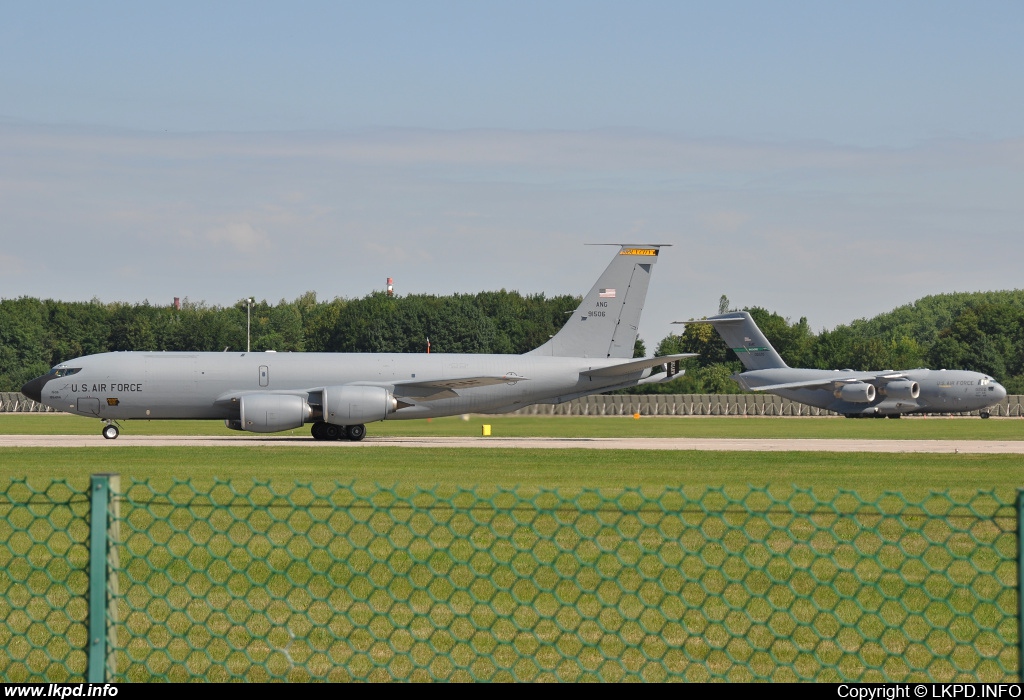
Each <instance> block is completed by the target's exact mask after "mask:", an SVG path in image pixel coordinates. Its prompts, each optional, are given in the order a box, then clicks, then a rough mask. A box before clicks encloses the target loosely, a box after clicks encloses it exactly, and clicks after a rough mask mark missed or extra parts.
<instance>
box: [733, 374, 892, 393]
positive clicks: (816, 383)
mask: <svg viewBox="0 0 1024 700" xmlns="http://www.w3.org/2000/svg"><path fill="white" fill-rule="evenodd" d="M905 376H906V375H904V374H901V373H899V372H882V373H879V372H843V373H842V375H838V376H835V377H821V378H819V379H807V380H803V381H799V382H784V383H782V384H765V385H764V386H752V387H750V390H751V391H777V390H779V389H817V388H826V387H828V388H830V389H834V388H836V387H839V386H842V385H843V384H854V383H857V382H863V383H865V384H874V385H875V386H880V385H883V386H884V385H885V384H888V383H889V382H891V381H895V380H897V379H903V378H904V377H905Z"/></svg>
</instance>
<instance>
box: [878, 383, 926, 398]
mask: <svg viewBox="0 0 1024 700" xmlns="http://www.w3.org/2000/svg"><path fill="white" fill-rule="evenodd" d="M882 393H883V394H885V395H886V396H888V397H889V398H891V399H903V400H910V399H916V398H917V397H918V396H920V395H921V385H920V384H918V383H917V382H912V381H909V380H906V379H901V380H900V381H898V382H889V383H888V384H886V385H885V388H884V389H883V390H882Z"/></svg>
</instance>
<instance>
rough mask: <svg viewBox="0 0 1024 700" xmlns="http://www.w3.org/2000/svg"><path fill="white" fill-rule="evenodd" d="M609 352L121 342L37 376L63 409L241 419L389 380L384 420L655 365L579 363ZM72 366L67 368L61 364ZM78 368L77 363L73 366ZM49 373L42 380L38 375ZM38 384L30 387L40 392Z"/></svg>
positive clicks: (489, 405) (504, 401)
mask: <svg viewBox="0 0 1024 700" xmlns="http://www.w3.org/2000/svg"><path fill="white" fill-rule="evenodd" d="M621 363H622V360H616V359H605V358H594V359H586V358H565V357H545V356H536V355H473V354H466V355H463V354H442V353H434V354H422V355H412V354H398V353H395V354H358V353H350V354H349V353H274V352H249V353H237V352H235V353H227V352H223V353H211V352H115V353H103V354H98V355H90V356H87V357H80V358H77V359H74V360H69V361H67V362H64V363H61V364H60V365H57V367H56V370H57V372H56V374H55V375H47V376H44V377H40V379H39V380H34V381H41V384H40V385H39V386H37V387H35V389H34V391H38V393H39V400H40V401H41V402H42V403H43V404H46V405H47V406H50V407H52V408H54V409H56V410H59V411H66V412H68V413H75V414H78V415H83V416H90V417H98V418H101V419H103V420H114V421H116V420H128V419H149V420H162V419H210V418H220V419H235V418H238V407H237V400H234V401H233V400H232V399H237V398H239V397H240V396H244V395H245V394H292V395H301V396H303V397H305V398H306V399H307V400H309V401H310V403H312V404H313V406H314V409H315V408H316V406H317V403H316V401H317V399H316V394H317V392H319V391H321V390H322V389H324V388H325V387H331V386H359V385H364V386H374V387H384V388H386V389H388V390H390V391H391V392H393V393H394V395H395V398H397V399H398V401H399V402H400V404H399V407H398V409H397V410H395V411H394V412H393V413H390V414H389V415H387V416H386V418H387V419H388V420H403V419H411V418H428V417H439V416H450V415H457V414H461V413H470V412H472V413H488V412H504V411H512V410H516V409H517V408H520V407H522V406H526V405H529V404H531V403H538V402H543V401H548V402H553V403H558V402H560V400H561V399H562V397H570V398H571V397H572V396H574V395H576V394H580V393H593V392H595V391H600V390H601V388H602V387H609V388H615V387H616V386H618V385H620V384H623V383H628V384H635V382H636V380H638V379H640V378H642V377H643V376H646V375H647V374H649V373H650V370H649V369H646V370H641V371H637V372H634V373H631V374H629V375H619V376H616V377H610V378H601V377H587V376H582V375H581V374H580V373H581V372H583V371H588V370H592V369H599V368H602V367H610V366H615V365H617V364H621ZM64 372H68V373H67V374H63V373H64ZM71 372H73V373H71ZM472 376H490V377H498V378H501V379H503V381H500V382H496V383H492V384H489V385H484V386H467V387H466V388H459V389H458V394H455V392H452V391H448V392H447V393H445V391H444V390H443V389H439V390H438V391H437V392H436V393H435V394H433V396H431V395H430V394H429V393H428V392H425V391H424V390H422V389H420V390H419V392H418V395H415V396H414V395H403V392H402V383H403V382H420V381H425V382H430V381H437V382H438V383H439V384H440V383H443V382H444V381H445V380H451V381H452V382H458V380H459V378H461V377H472ZM42 380H45V381H42ZM34 391H33V393H34Z"/></svg>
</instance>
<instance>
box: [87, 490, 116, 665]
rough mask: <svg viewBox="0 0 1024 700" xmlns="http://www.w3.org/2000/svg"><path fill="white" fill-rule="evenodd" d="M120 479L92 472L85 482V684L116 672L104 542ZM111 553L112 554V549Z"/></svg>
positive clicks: (111, 522) (113, 523) (112, 521)
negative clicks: (87, 504)
mask: <svg viewBox="0 0 1024 700" xmlns="http://www.w3.org/2000/svg"><path fill="white" fill-rule="evenodd" d="M120 482H121V477H120V476H119V475H117V474H93V475H92V477H91V481H90V484H89V487H90V488H89V492H90V494H91V496H92V499H91V501H92V504H91V508H90V509H89V521H90V522H89V642H88V643H89V662H88V666H87V673H86V676H87V678H86V680H87V681H88V682H89V683H103V682H104V681H106V680H108V675H107V674H108V671H109V673H110V675H113V674H114V673H115V672H116V668H114V660H115V657H114V655H113V650H112V649H111V646H112V645H111V644H110V643H109V642H110V641H111V640H110V639H109V633H108V630H109V631H111V632H112V628H111V627H108V624H107V603H108V601H110V600H112V599H114V596H115V595H116V591H111V590H109V587H108V581H109V580H110V579H109V570H108V544H109V542H110V535H111V534H112V531H111V528H112V527H115V528H116V527H117V517H118V515H119V514H118V512H117V501H116V500H115V498H114V496H115V495H116V494H117V493H118V491H120ZM113 552H114V554H115V556H116V548H115V549H114V550H113ZM114 576H115V577H116V576H117V574H116V572H115V573H114ZM115 604H116V603H115ZM108 661H109V668H108Z"/></svg>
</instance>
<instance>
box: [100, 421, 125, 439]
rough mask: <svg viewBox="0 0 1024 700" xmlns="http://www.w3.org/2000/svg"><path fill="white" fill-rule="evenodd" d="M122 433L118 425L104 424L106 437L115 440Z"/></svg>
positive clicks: (104, 435)
mask: <svg viewBox="0 0 1024 700" xmlns="http://www.w3.org/2000/svg"><path fill="white" fill-rule="evenodd" d="M120 434H121V431H120V430H118V429H117V426H116V425H105V426H103V437H105V438H106V439H108V440H113V439H115V438H116V437H117V436H118V435H120Z"/></svg>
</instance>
